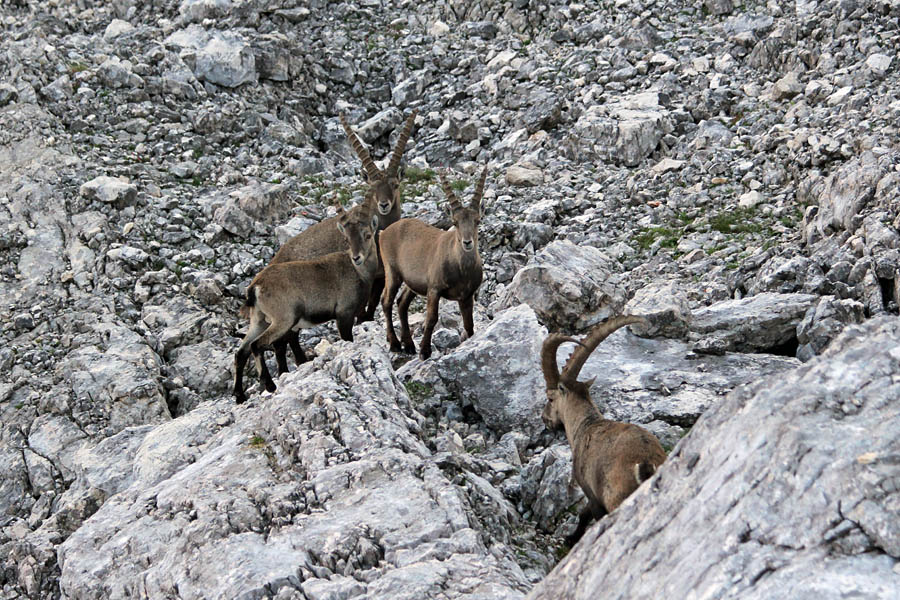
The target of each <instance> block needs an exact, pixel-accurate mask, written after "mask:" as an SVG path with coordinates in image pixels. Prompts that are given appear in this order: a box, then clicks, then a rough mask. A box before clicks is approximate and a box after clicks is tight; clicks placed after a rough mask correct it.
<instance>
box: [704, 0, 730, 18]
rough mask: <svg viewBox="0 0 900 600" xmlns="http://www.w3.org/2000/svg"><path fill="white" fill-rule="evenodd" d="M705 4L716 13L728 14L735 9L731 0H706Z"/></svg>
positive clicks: (710, 10)
mask: <svg viewBox="0 0 900 600" xmlns="http://www.w3.org/2000/svg"><path fill="white" fill-rule="evenodd" d="M703 5H704V6H705V7H706V9H707V10H708V11H709V12H711V13H712V14H714V15H728V14H731V11H733V10H734V4H733V3H732V1H731V0H704V2H703Z"/></svg>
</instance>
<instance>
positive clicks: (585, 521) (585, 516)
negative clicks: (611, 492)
mask: <svg viewBox="0 0 900 600" xmlns="http://www.w3.org/2000/svg"><path fill="white" fill-rule="evenodd" d="M605 514H606V511H605V510H604V509H603V507H600V506H596V505H595V506H593V508H592V504H591V503H588V505H587V506H585V507H584V508H582V509H581V512H579V513H578V526H577V527H576V528H575V531H573V532H572V533H571V534H570V535H567V536H566V545H567V546H569V548H572V547H573V546H575V544H577V543H578V540H580V539H581V536H583V535H584V532H585V531H587V528H588V525H590V524H591V520H593V519H601V518H602V517H603V515H605Z"/></svg>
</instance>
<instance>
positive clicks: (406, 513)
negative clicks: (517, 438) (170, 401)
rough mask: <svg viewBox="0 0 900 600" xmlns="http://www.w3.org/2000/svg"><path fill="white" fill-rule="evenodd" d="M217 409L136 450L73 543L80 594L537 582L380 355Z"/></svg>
mask: <svg viewBox="0 0 900 600" xmlns="http://www.w3.org/2000/svg"><path fill="white" fill-rule="evenodd" d="M204 407H206V409H205V410H206V411H207V413H208V414H205V415H203V416H202V418H199V419H192V418H191V415H193V414H194V413H191V414H190V415H187V416H185V417H183V419H187V420H188V422H189V423H190V426H189V427H188V428H187V429H183V428H180V427H179V426H178V425H177V424H178V423H179V422H180V421H181V419H178V420H176V421H173V422H172V423H171V425H164V426H163V427H162V428H160V432H161V433H162V435H159V436H157V435H156V431H157V430H153V431H151V432H149V433H145V432H141V433H142V435H143V438H142V441H141V442H140V445H137V444H136V443H135V442H133V441H127V440H124V439H123V444H126V446H124V447H123V451H127V452H133V453H134V456H135V458H134V464H135V465H136V468H135V469H134V470H133V471H132V472H131V473H130V474H129V475H128V478H130V481H131V484H130V485H128V486H127V487H126V488H125V489H123V490H121V491H120V492H119V493H118V494H116V495H115V496H113V497H112V498H110V499H109V500H107V501H106V502H105V503H104V504H103V505H102V506H101V507H100V508H99V510H98V511H97V512H96V513H95V514H94V515H93V516H92V517H91V518H90V519H89V520H87V521H86V522H85V523H84V524H83V525H82V526H81V527H80V528H78V529H77V530H76V531H75V532H74V533H73V534H72V535H71V536H70V537H69V538H68V539H67V540H66V541H65V542H64V543H63V544H62V545H61V546H60V548H59V553H58V555H59V565H60V569H61V574H60V589H61V591H62V594H63V596H64V597H66V598H72V599H76V598H98V597H103V598H123V597H130V596H134V595H140V594H144V595H147V596H149V597H163V596H167V595H173V594H176V593H177V595H178V596H179V597H182V598H208V597H212V596H216V597H229V598H237V597H241V598H251V597H263V596H266V597H271V596H272V595H276V594H277V597H279V598H291V597H306V598H345V597H351V596H365V597H368V598H391V599H395V598H410V599H412V598H429V597H437V596H442V597H447V598H484V597H491V598H501V599H510V600H511V599H517V598H521V597H522V596H523V594H524V591H525V590H527V588H528V587H529V583H528V580H527V579H526V577H525V575H524V573H523V572H522V570H521V568H520V567H519V566H518V564H517V563H516V561H515V557H514V555H513V552H512V550H511V549H510V548H509V547H508V546H505V545H503V544H502V543H494V544H493V545H491V547H490V549H489V548H488V547H487V546H486V544H485V541H483V540H484V539H494V540H496V539H497V538H498V534H497V533H496V532H494V531H492V532H491V533H490V534H482V533H481V532H479V531H478V530H477V529H473V526H475V527H477V526H478V523H480V522H481V521H479V519H478V518H470V514H473V508H472V506H471V505H470V504H469V503H470V502H472V500H470V497H469V494H468V493H467V492H464V491H463V489H462V488H460V487H458V486H457V485H455V484H454V483H451V481H450V480H449V479H448V478H447V477H446V476H445V475H444V474H443V472H442V471H441V470H440V469H439V468H438V467H437V466H436V465H435V463H434V461H433V460H432V455H431V453H430V452H429V450H428V449H427V447H426V446H425V445H424V444H423V443H422V441H421V440H420V439H419V437H418V435H417V433H418V432H419V428H420V424H419V423H420V422H421V421H422V420H423V418H422V416H421V415H419V414H418V413H416V412H415V411H414V410H413V409H412V408H411V406H410V401H409V397H408V396H407V394H406V391H405V389H404V387H403V386H402V385H401V384H400V382H399V381H398V380H397V378H396V377H395V376H394V374H393V372H392V369H391V366H390V361H389V359H388V357H387V356H386V355H385V354H384V353H383V352H382V351H381V350H379V349H378V348H377V347H376V348H367V347H360V346H353V345H351V344H348V343H344V342H339V343H337V344H333V345H329V346H325V347H323V348H322V349H321V356H319V357H318V358H316V359H315V360H314V361H311V362H310V363H307V364H305V365H303V366H302V367H300V368H299V369H297V370H296V371H294V372H293V373H291V374H289V375H286V376H283V377H281V378H280V380H279V390H278V392H277V393H276V394H274V395H271V396H268V397H266V398H265V399H263V400H261V401H259V400H257V399H253V400H251V402H249V403H248V404H246V405H244V406H242V407H239V408H236V409H230V410H228V411H225V412H222V411H219V410H216V409H214V405H212V404H206V405H203V406H201V408H200V409H198V411H200V410H204ZM198 411H194V412H198ZM226 412H227V413H232V412H233V415H229V414H225V413H226ZM219 423H224V425H223V426H221V428H219V427H220V426H218V425H214V424H219ZM198 434H199V437H198ZM179 440H180V443H176V442H179ZM192 446H193V447H192ZM135 448H137V449H136V450H135ZM154 448H155V450H154ZM186 459H187V460H186ZM148 461H150V462H148ZM145 466H146V467H147V468H145ZM128 478H125V479H123V478H119V481H120V482H121V483H120V484H118V485H122V484H127V483H128V481H129V479H128ZM464 479H465V480H466V482H467V483H466V489H468V488H469V487H472V488H477V490H478V491H477V493H475V492H473V495H472V497H473V498H474V497H476V496H477V497H485V496H486V497H489V498H492V499H493V500H491V501H490V502H491V505H492V506H500V507H501V508H502V509H503V510H504V511H505V512H507V513H509V511H511V510H512V508H511V507H510V506H509V504H508V503H505V505H504V501H503V500H502V497H501V496H500V495H499V492H498V491H497V490H496V489H494V488H493V486H492V485H491V484H490V483H489V482H488V481H487V480H486V479H483V478H480V477H476V476H474V475H473V474H467V476H466V477H465V478H464ZM485 512H489V511H485ZM510 519H515V515H508V516H507V520H506V521H505V522H506V523H507V530H508V529H509V525H508V523H510V522H511V521H510ZM301 590H302V594H303V595H302V596H301V595H300V594H299V593H298V592H299V591H301Z"/></svg>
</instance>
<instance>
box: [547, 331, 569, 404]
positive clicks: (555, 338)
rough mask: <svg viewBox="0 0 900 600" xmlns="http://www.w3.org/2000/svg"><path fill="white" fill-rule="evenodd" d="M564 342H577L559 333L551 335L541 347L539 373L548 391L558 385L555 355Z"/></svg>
mask: <svg viewBox="0 0 900 600" xmlns="http://www.w3.org/2000/svg"><path fill="white" fill-rule="evenodd" d="M564 342H574V343H576V344H577V343H578V340H576V339H574V338H571V337H569V336H567V335H562V334H561V333H551V334H550V335H548V336H547V339H545V340H544V344H543V345H542V346H541V372H542V373H543V374H544V383H546V384H547V389H548V390H555V389H556V388H557V386H558V385H559V368H557V366H556V353H557V352H558V351H559V346H560V344H562V343H564Z"/></svg>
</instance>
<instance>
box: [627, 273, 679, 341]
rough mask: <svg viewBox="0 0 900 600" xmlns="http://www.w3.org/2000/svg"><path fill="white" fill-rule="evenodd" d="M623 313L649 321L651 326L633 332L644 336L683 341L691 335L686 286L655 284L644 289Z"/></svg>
mask: <svg viewBox="0 0 900 600" xmlns="http://www.w3.org/2000/svg"><path fill="white" fill-rule="evenodd" d="M623 312H624V313H625V314H632V315H640V316H642V317H644V318H645V319H647V321H648V322H649V326H647V327H645V326H643V325H633V326H632V331H634V332H635V333H636V334H638V335H641V336H647V337H654V336H665V337H672V338H680V337H684V336H686V335H687V332H688V330H689V329H690V325H691V306H690V302H689V301H688V297H687V294H686V292H685V290H684V289H683V286H682V285H680V284H679V283H678V282H673V281H668V282H667V281H660V282H653V283H650V284H648V285H646V286H644V287H642V288H641V289H639V290H638V291H637V292H635V294H634V296H633V297H632V298H631V300H629V301H628V303H627V304H626V305H625V308H624V309H623Z"/></svg>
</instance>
